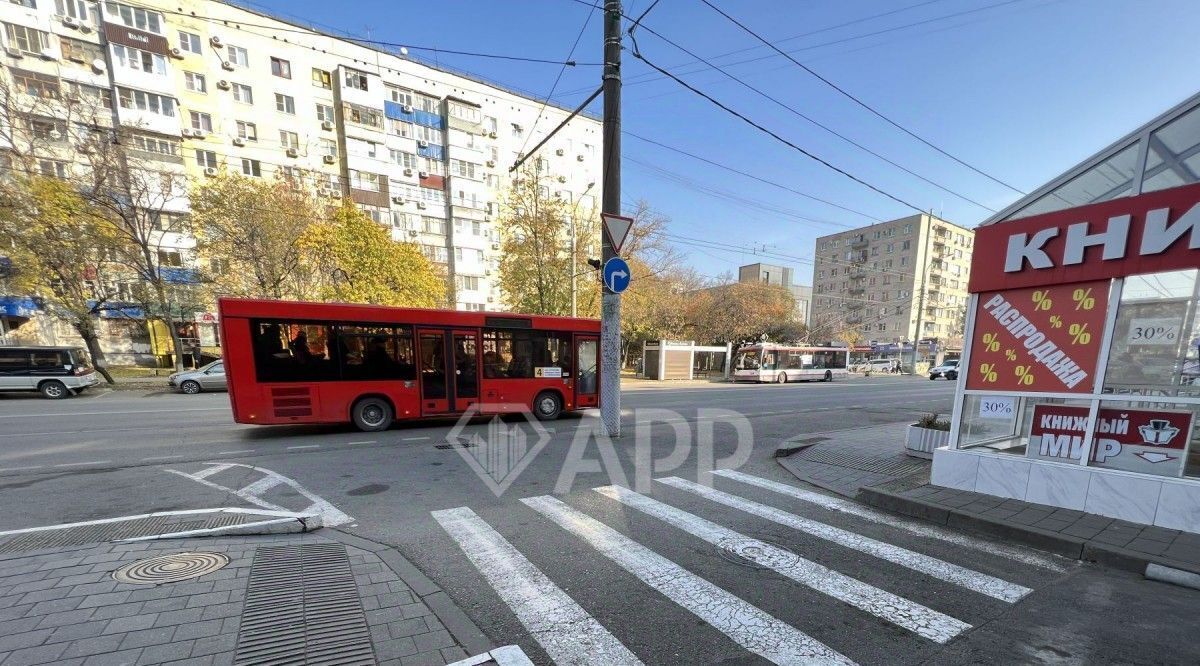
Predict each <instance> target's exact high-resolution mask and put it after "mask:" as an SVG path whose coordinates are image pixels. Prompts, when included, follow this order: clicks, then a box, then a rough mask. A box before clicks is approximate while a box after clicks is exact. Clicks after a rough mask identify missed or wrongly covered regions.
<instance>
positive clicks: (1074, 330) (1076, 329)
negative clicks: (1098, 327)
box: [1067, 324, 1092, 345]
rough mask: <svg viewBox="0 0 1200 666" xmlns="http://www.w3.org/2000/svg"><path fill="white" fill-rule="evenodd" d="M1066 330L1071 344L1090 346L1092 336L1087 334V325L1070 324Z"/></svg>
mask: <svg viewBox="0 0 1200 666" xmlns="http://www.w3.org/2000/svg"><path fill="white" fill-rule="evenodd" d="M1067 330H1068V331H1070V333H1071V342H1073V343H1075V344H1077V345H1086V344H1091V342H1092V334H1091V333H1089V332H1088V325H1087V324H1071V327H1070V328H1068V329H1067Z"/></svg>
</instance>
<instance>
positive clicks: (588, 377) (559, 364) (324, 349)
mask: <svg viewBox="0 0 1200 666" xmlns="http://www.w3.org/2000/svg"><path fill="white" fill-rule="evenodd" d="M218 308H219V311H220V320H221V342H222V346H223V349H224V357H225V372H226V376H227V378H228V384H229V401H230V404H231V405H232V406H233V419H234V421H237V422H238V423H261V424H281V423H346V422H351V423H353V424H354V425H355V426H357V427H358V428H359V429H360V430H366V431H377V430H385V429H387V428H388V426H390V425H391V424H392V421H393V420H397V419H415V418H422V417H432V416H452V415H455V414H461V413H463V412H464V411H466V410H467V409H469V408H471V407H472V405H476V404H478V407H476V409H479V410H481V411H483V412H486V413H496V412H505V411H508V412H516V411H520V410H522V409H525V408H528V409H531V410H532V411H533V413H534V415H536V416H537V417H538V418H539V419H544V420H550V419H555V418H557V417H558V415H559V414H560V413H561V412H563V411H564V410H566V411H573V410H579V409H584V408H587V407H595V406H597V405H598V404H599V385H600V383H599V382H600V367H599V364H598V357H599V348H600V339H599V333H600V322H599V321H597V320H594V319H576V318H572V317H550V316H541V315H517V314H499V313H489V312H458V311H454V310H425V309H417V308H393V307H380V306H374V305H348V304H340V303H298V302H291V301H272V300H250V299H238V298H222V299H220V301H219V303H218Z"/></svg>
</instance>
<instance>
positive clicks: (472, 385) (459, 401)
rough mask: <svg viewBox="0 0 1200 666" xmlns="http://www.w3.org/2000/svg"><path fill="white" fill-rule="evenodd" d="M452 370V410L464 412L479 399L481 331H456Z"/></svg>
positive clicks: (452, 346) (453, 334)
mask: <svg viewBox="0 0 1200 666" xmlns="http://www.w3.org/2000/svg"><path fill="white" fill-rule="evenodd" d="M451 335H452V336H453V344H452V345H451V347H450V348H451V350H452V352H453V355H452V356H453V357H452V359H451V362H452V365H451V372H452V374H453V377H454V403H453V406H452V407H451V411H455V412H464V411H466V410H467V409H468V408H470V406H471V405H474V404H475V403H476V402H478V401H479V332H478V331H454V332H453V333H452V334H451Z"/></svg>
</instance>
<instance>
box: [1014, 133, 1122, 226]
mask: <svg viewBox="0 0 1200 666" xmlns="http://www.w3.org/2000/svg"><path fill="white" fill-rule="evenodd" d="M1137 155H1138V144H1137V142H1134V143H1133V144H1132V145H1130V146H1128V147H1126V148H1125V149H1124V150H1122V151H1121V152H1119V153H1117V154H1116V155H1113V156H1112V157H1110V158H1108V159H1107V160H1105V161H1103V162H1101V163H1100V164H1097V165H1096V166H1094V167H1092V168H1091V169H1088V170H1087V171H1085V172H1083V173H1081V174H1079V175H1078V176H1076V177H1074V178H1072V179H1071V180H1069V181H1067V182H1066V183H1063V184H1062V185H1060V186H1059V187H1058V188H1056V189H1055V190H1053V191H1051V192H1049V193H1047V194H1045V195H1043V196H1042V197H1041V198H1039V199H1037V200H1036V201H1034V202H1033V203H1031V204H1029V205H1028V206H1025V207H1024V208H1022V209H1020V210H1018V211H1017V212H1015V213H1013V214H1012V215H1009V216H1008V217H1007V218H1006V219H1010V220H1011V219H1016V218H1020V217H1030V216H1032V215H1041V214H1043V213H1051V212H1054V211H1056V210H1065V209H1067V208H1074V207H1076V206H1083V205H1085V204H1090V203H1097V202H1100V201H1109V200H1110V199H1116V198H1117V197H1126V196H1129V195H1131V194H1132V193H1133V178H1134V175H1135V173H1136V171H1137Z"/></svg>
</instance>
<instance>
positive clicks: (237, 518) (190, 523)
mask: <svg viewBox="0 0 1200 666" xmlns="http://www.w3.org/2000/svg"><path fill="white" fill-rule="evenodd" d="M243 522H246V518H245V516H243V515H242V514H227V513H217V514H212V515H211V516H208V517H206V518H199V519H197V518H191V517H186V518H181V517H180V516H150V517H149V518H138V519H136V520H125V521H121V522H118V523H104V524H100V525H81V526H79V527H67V528H64V529H61V530H45V531H42V532H29V533H26V534H19V535H17V536H14V537H12V538H10V539H8V540H7V541H3V542H0V553H21V552H26V551H30V550H42V549H45V548H66V547H68V546H83V545H86V544H89V543H104V542H106V541H119V540H121V539H133V538H136V537H144V536H151V535H154V534H166V533H169V532H184V531H187V530H199V529H212V528H215V527H228V526H230V525H239V524H241V523H243Z"/></svg>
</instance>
